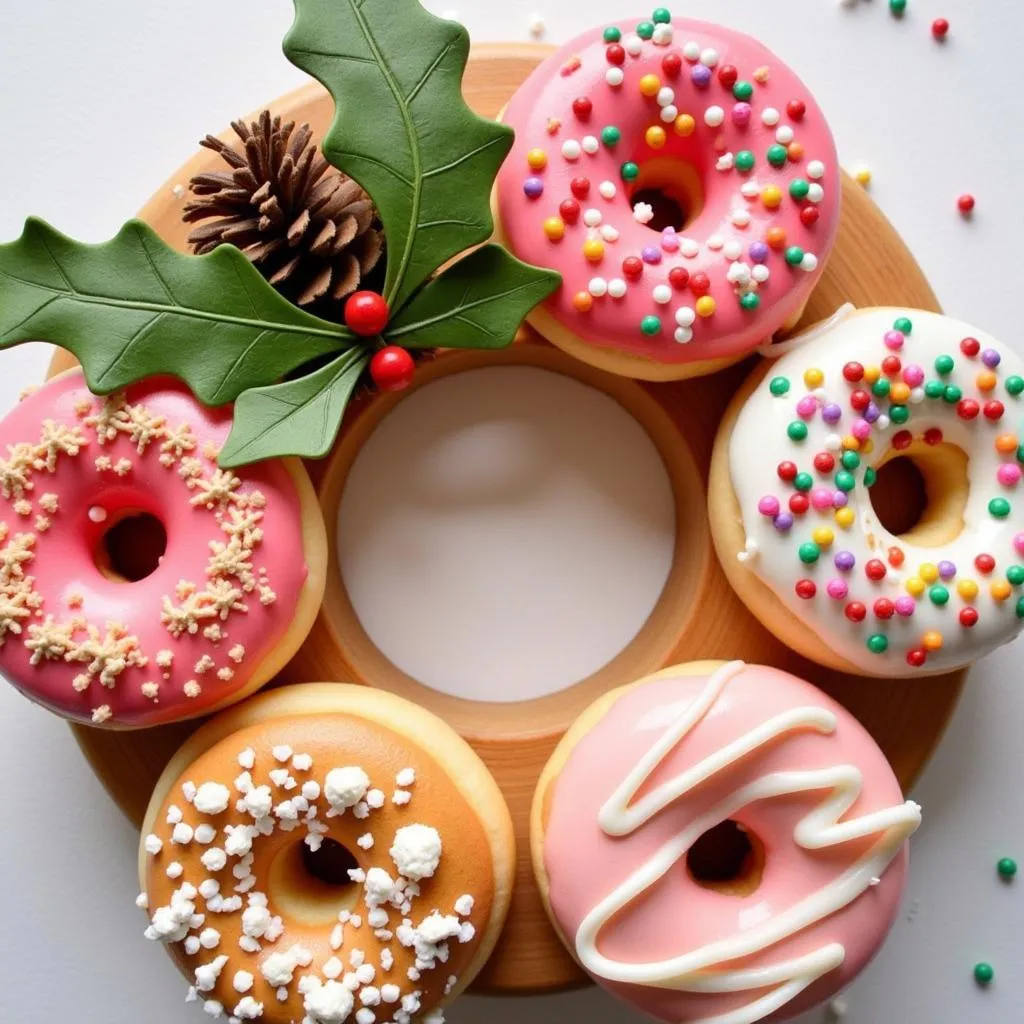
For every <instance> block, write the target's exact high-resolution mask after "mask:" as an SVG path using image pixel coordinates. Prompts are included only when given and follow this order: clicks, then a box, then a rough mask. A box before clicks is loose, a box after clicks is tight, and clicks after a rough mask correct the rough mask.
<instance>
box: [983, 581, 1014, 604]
mask: <svg viewBox="0 0 1024 1024" xmlns="http://www.w3.org/2000/svg"><path fill="white" fill-rule="evenodd" d="M988 589H989V593H990V594H991V595H992V596H993V597H994V598H995V599H996V600H997V601H1005V600H1006V599H1007V598H1008V597H1009V596H1010V590H1011V587H1010V584H1009V583H1008V582H1007V581H1006V580H993V581H992V582H991V583H990V584H989V588H988Z"/></svg>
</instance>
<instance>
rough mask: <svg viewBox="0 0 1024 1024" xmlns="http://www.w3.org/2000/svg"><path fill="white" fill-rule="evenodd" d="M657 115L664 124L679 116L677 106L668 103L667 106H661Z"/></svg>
mask: <svg viewBox="0 0 1024 1024" xmlns="http://www.w3.org/2000/svg"><path fill="white" fill-rule="evenodd" d="M659 116H660V117H661V119H662V121H664V122H665V124H671V123H672V122H673V121H674V120H675V119H676V118H677V117H678V116H679V108H678V107H676V106H675V104H672V103H670V104H669V105H668V106H667V107H662V108H661V114H660V115H659Z"/></svg>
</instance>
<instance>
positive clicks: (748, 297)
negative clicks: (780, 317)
mask: <svg viewBox="0 0 1024 1024" xmlns="http://www.w3.org/2000/svg"><path fill="white" fill-rule="evenodd" d="M740 305H741V306H742V307H743V308H744V309H748V310H751V309H757V307H758V306H760V305H761V296H760V295H758V294H757V292H744V293H743V294H742V295H741V296H740Z"/></svg>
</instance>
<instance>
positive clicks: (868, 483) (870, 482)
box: [864, 466, 878, 487]
mask: <svg viewBox="0 0 1024 1024" xmlns="http://www.w3.org/2000/svg"><path fill="white" fill-rule="evenodd" d="M877 479H878V474H877V473H876V472H875V471H874V470H873V469H872V468H871V467H870V466H868V468H867V469H865V470H864V486H865V487H874V486H875V481H876V480H877Z"/></svg>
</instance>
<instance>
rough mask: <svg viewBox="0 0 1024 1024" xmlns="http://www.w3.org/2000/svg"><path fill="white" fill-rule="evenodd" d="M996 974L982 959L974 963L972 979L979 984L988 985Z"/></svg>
mask: <svg viewBox="0 0 1024 1024" xmlns="http://www.w3.org/2000/svg"><path fill="white" fill-rule="evenodd" d="M995 976H996V972H995V968H994V967H993V966H992V965H991V964H987V963H985V962H984V961H982V962H981V963H978V964H975V965H974V980H975V981H976V982H977V983H978V984H979V985H988V984H989V983H990V982H991V981H992V979H993V978H994V977H995Z"/></svg>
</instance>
